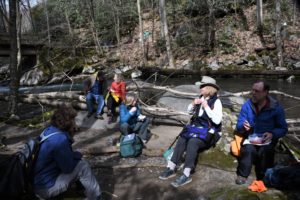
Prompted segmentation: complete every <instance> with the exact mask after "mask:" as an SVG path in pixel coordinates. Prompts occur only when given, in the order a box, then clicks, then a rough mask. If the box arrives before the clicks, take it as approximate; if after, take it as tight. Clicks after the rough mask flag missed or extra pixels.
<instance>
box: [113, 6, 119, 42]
mask: <svg viewBox="0 0 300 200" xmlns="http://www.w3.org/2000/svg"><path fill="white" fill-rule="evenodd" d="M112 3H113V10H114V11H113V16H114V22H115V27H114V29H115V34H116V38H117V43H118V45H119V44H120V42H121V36H120V19H119V10H118V6H117V1H116V2H113V1H112Z"/></svg>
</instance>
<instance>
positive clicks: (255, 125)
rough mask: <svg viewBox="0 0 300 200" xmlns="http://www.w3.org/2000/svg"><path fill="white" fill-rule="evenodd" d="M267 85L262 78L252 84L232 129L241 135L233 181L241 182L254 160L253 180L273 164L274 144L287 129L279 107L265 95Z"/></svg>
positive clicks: (249, 170)
mask: <svg viewBox="0 0 300 200" xmlns="http://www.w3.org/2000/svg"><path fill="white" fill-rule="evenodd" d="M269 90H270V86H269V85H268V84H267V83H265V82H264V81H261V80H259V81H257V82H255V83H254V84H253V85H252V90H251V98H250V99H248V100H247V101H246V102H245V103H244V105H243V106H242V108H241V111H240V114H239V117H238V120H237V125H236V129H237V131H238V132H239V133H241V134H242V135H243V137H244V141H243V142H242V145H241V155H240V157H239V158H238V167H237V172H236V173H237V179H236V184H238V185H240V184H245V183H246V180H247V177H248V176H249V175H250V173H251V168H252V164H255V172H256V178H257V180H262V179H263V177H264V174H265V172H266V170H267V168H271V167H272V166H273V164H274V148H275V145H276V143H277V141H278V139H279V138H281V137H283V136H284V135H285V134H286V133H287V130H288V129H287V123H286V121H285V114H284V110H283V108H282V107H281V106H280V105H279V103H278V102H277V101H276V100H275V99H273V98H272V97H270V96H269Z"/></svg>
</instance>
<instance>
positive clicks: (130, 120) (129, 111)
mask: <svg viewBox="0 0 300 200" xmlns="http://www.w3.org/2000/svg"><path fill="white" fill-rule="evenodd" d="M148 126H149V119H148V118H147V117H146V116H145V115H142V114H141V109H140V106H139V104H138V100H137V97H136V96H135V95H132V94H128V95H127V96H126V99H125V104H124V103H121V105H120V131H121V133H122V134H123V135H128V134H131V133H136V134H138V135H139V137H140V138H141V139H142V141H143V142H144V143H146V142H147V139H148V130H147V129H148Z"/></svg>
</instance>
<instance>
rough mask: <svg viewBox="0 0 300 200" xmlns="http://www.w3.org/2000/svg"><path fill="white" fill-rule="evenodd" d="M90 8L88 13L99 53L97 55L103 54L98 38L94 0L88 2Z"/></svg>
mask: <svg viewBox="0 0 300 200" xmlns="http://www.w3.org/2000/svg"><path fill="white" fill-rule="evenodd" d="M88 8H89V11H88V12H89V16H90V20H91V21H90V29H91V32H92V35H93V39H94V42H95V47H96V52H97V54H102V53H103V51H102V48H101V44H100V41H99V37H98V30H97V27H96V25H95V14H94V1H93V0H90V1H89V2H88Z"/></svg>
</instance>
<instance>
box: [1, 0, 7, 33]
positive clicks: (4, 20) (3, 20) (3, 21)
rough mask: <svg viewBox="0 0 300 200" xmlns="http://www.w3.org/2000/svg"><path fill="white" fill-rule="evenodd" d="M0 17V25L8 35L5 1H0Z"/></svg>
mask: <svg viewBox="0 0 300 200" xmlns="http://www.w3.org/2000/svg"><path fill="white" fill-rule="evenodd" d="M0 16H1V24H2V25H3V30H4V32H5V33H8V32H9V19H8V16H7V10H6V1H5V0H0Z"/></svg>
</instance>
